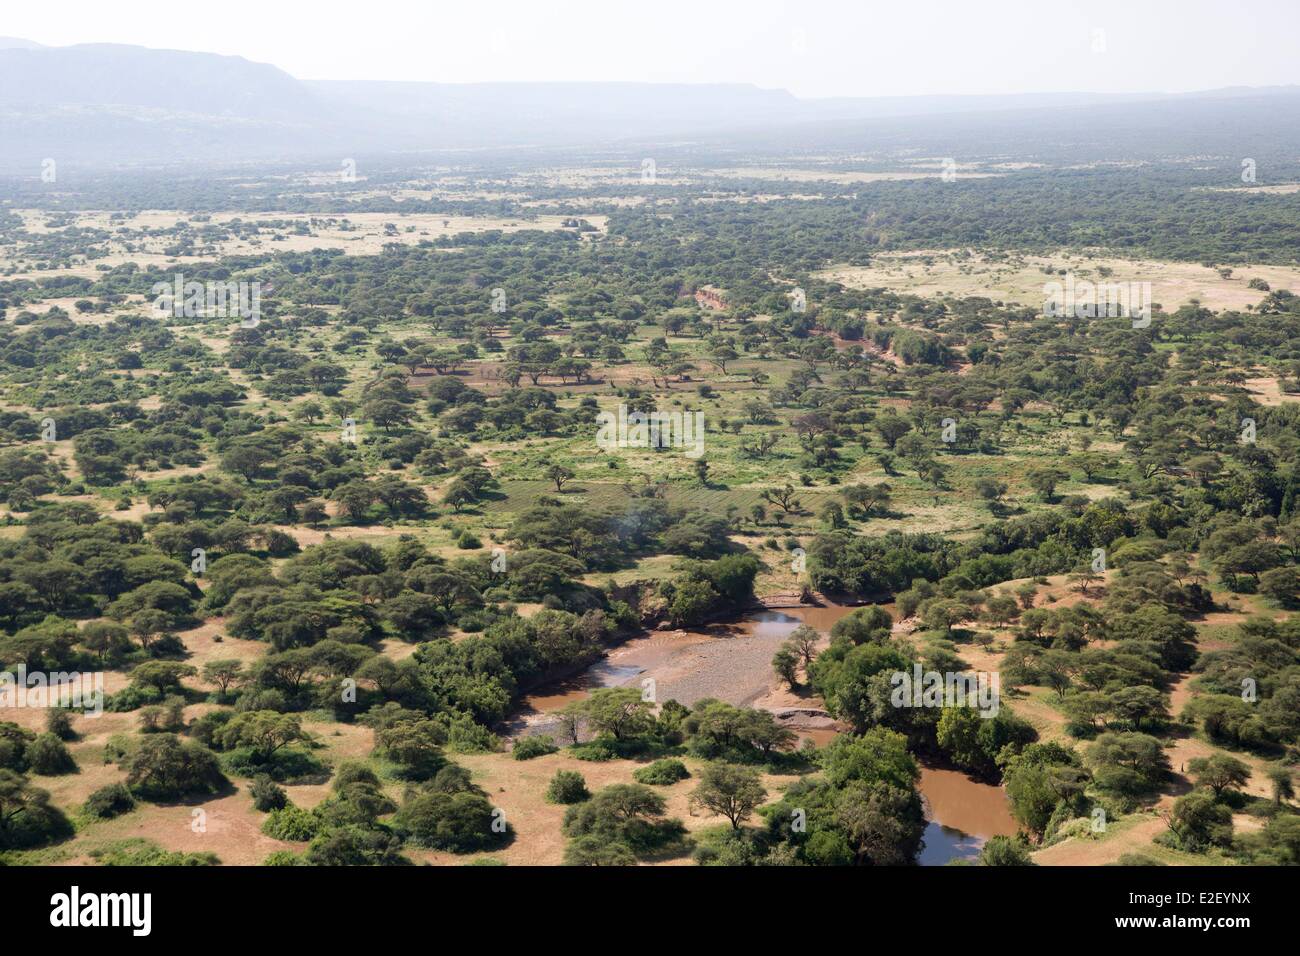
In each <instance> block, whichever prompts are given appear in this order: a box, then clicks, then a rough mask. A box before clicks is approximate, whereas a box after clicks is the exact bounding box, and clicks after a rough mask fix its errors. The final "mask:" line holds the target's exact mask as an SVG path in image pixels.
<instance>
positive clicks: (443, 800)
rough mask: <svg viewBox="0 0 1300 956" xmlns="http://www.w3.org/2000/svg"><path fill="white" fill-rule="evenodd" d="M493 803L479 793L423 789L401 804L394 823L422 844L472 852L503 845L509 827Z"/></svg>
mask: <svg viewBox="0 0 1300 956" xmlns="http://www.w3.org/2000/svg"><path fill="white" fill-rule="evenodd" d="M498 820H499V817H498V815H497V814H495V813H494V812H493V808H492V804H490V803H488V801H487V799H486V798H485V797H481V796H479V795H478V794H476V793H464V792H462V793H422V794H419V795H417V796H414V797H412V798H411V799H409V800H407V801H406V803H404V804H402V807H401V809H400V810H398V811H397V814H396V816H394V817H393V826H394V827H395V828H396V829H397V831H398V832H399V833H400V834H402V836H404V837H405V838H406V839H408V840H410V841H411V842H412V843H415V844H417V845H419V846H424V847H429V848H431V849H434V850H450V851H451V852H452V853H473V852H474V851H476V850H489V849H493V848H495V847H499V846H501V845H502V844H503V843H505V842H508V840H509V839H510V835H509V831H508V829H507V828H503V827H502V826H501V825H500V824H499V823H498Z"/></svg>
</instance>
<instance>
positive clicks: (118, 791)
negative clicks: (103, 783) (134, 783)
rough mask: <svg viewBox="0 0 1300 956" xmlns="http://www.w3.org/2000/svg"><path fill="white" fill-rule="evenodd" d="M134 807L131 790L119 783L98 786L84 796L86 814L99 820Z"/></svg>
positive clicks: (110, 817) (107, 818)
mask: <svg viewBox="0 0 1300 956" xmlns="http://www.w3.org/2000/svg"><path fill="white" fill-rule="evenodd" d="M134 809H135V798H134V797H132V796H131V791H130V790H128V789H126V787H124V786H123V785H122V784H120V783H110V784H109V785H108V786H107V787H100V788H99V789H98V790H96V791H95V792H94V793H92V794H91V795H90V796H88V797H87V798H86V805H85V811H86V814H87V815H88V816H92V817H96V818H98V819H100V820H109V819H112V818H113V817H118V816H121V815H122V814H124V813H129V812H130V811H131V810H134Z"/></svg>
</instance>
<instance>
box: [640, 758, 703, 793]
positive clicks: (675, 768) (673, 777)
mask: <svg viewBox="0 0 1300 956" xmlns="http://www.w3.org/2000/svg"><path fill="white" fill-rule="evenodd" d="M690 775H691V772H690V771H689V770H687V769H686V764H684V763H682V762H681V761H680V760H674V759H672V758H671V757H669V758H665V759H664V760H656V761H655V762H654V763H652V764H649V765H647V766H645V767H638V768H637V769H636V770H634V771H633V772H632V779H633V780H635V781H636V782H637V783H648V784H653V785H654V786H657V787H667V786H670V785H672V784H674V783H676V782H677V781H679V780H685V779H686V778H687V777H689V776H690Z"/></svg>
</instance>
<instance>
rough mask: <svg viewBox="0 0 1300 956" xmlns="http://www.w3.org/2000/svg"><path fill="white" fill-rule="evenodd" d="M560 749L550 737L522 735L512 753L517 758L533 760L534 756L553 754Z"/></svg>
mask: <svg viewBox="0 0 1300 956" xmlns="http://www.w3.org/2000/svg"><path fill="white" fill-rule="evenodd" d="M559 749H560V748H559V747H557V746H555V741H554V740H552V739H551V738H550V737H540V736H539V737H520V738H519V739H518V740H516V741H515V745H514V747H513V749H511V751H510V755H511V756H512V757H514V758H515V759H516V760H532V759H533V758H534V757H544V756H546V755H547V754H553V753H555V752H556V751H557V750H559Z"/></svg>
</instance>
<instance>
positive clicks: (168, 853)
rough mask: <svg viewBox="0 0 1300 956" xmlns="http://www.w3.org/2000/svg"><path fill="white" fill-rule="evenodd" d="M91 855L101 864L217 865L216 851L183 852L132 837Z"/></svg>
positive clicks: (94, 851) (95, 850) (98, 849)
mask: <svg viewBox="0 0 1300 956" xmlns="http://www.w3.org/2000/svg"><path fill="white" fill-rule="evenodd" d="M90 856H91V858H92V859H94V860H95V862H96V863H98V864H99V865H100V866H217V865H218V864H219V863H220V862H221V860H219V859H218V858H217V855H216V854H215V853H181V852H180V851H173V850H164V849H163V848H162V847H160V846H159V845H158V844H156V843H154V842H153V841H152V840H145V839H143V838H141V837H132V838H131V839H127V840H118V841H117V842H116V843H110V844H109V845H108V846H103V847H97V848H96V849H94V850H91V851H90Z"/></svg>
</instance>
